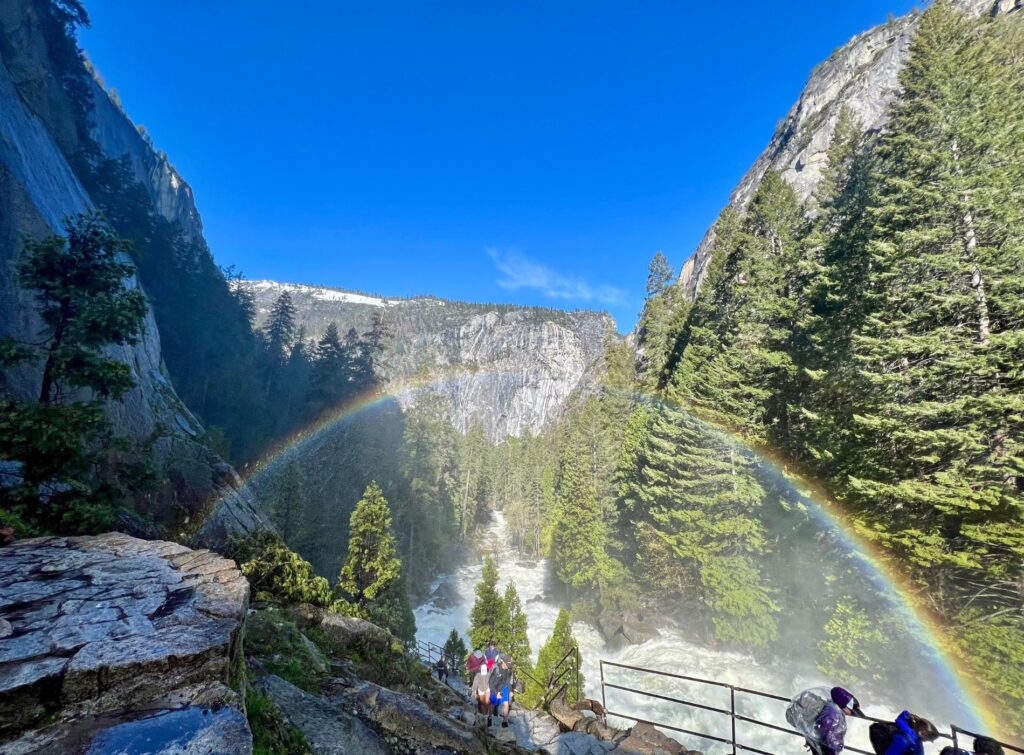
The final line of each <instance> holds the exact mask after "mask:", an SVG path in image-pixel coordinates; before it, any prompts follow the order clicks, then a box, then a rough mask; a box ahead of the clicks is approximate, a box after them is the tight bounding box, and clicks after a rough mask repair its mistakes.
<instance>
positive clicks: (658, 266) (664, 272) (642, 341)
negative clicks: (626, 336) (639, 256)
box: [637, 252, 688, 388]
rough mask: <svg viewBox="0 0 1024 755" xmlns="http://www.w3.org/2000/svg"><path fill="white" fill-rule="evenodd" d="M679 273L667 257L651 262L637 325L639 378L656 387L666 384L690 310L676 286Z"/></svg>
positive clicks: (644, 382)
mask: <svg viewBox="0 0 1024 755" xmlns="http://www.w3.org/2000/svg"><path fill="white" fill-rule="evenodd" d="M674 279H675V271H674V270H673V269H672V266H671V265H670V264H669V261H668V259H667V258H666V257H665V255H664V254H662V253H661V252H658V253H657V254H656V255H654V259H652V260H651V264H650V268H649V270H648V274H647V299H646V301H645V302H644V309H643V312H641V314H640V322H639V323H638V324H637V337H638V349H637V350H638V352H639V354H640V359H639V364H638V375H639V378H640V382H641V383H642V384H643V385H645V386H647V387H649V388H654V387H658V386H660V385H661V384H662V382H663V380H664V377H665V370H666V368H667V367H668V364H669V361H670V355H671V353H672V351H673V348H674V345H675V341H676V339H677V337H678V331H679V330H680V328H681V325H682V320H683V318H684V317H685V314H686V312H687V309H688V307H687V306H686V302H685V300H684V298H683V295H682V290H681V289H680V288H679V286H677V285H675V284H674Z"/></svg>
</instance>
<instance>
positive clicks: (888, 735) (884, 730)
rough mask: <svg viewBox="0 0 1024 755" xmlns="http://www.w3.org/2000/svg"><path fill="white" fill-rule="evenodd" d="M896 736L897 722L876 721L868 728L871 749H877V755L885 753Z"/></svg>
mask: <svg viewBox="0 0 1024 755" xmlns="http://www.w3.org/2000/svg"><path fill="white" fill-rule="evenodd" d="M895 736H896V724H890V723H882V722H877V721H876V722H875V723H873V724H871V726H870V727H869V728H868V738H869V739H870V740H871V749H872V750H874V751H875V755H885V751H886V750H888V749H889V745H891V744H892V738H893V737H895Z"/></svg>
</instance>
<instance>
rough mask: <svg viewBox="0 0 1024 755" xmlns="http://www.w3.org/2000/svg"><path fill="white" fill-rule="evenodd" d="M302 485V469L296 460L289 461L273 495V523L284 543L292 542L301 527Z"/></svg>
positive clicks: (303, 503)
mask: <svg viewBox="0 0 1024 755" xmlns="http://www.w3.org/2000/svg"><path fill="white" fill-rule="evenodd" d="M302 485H303V479H302V470H300V469H299V464H298V462H296V461H291V462H289V463H288V465H287V466H286V467H285V468H284V471H283V472H282V473H281V477H280V479H279V480H278V484H277V490H276V495H275V497H274V523H275V524H276V525H277V531H278V532H279V533H281V539H283V540H284V541H285V543H292V542H294V539H295V537H296V536H297V535H298V534H299V530H300V529H301V528H302V524H303V522H302V513H303V509H304V507H305V503H306V501H305V496H304V494H303V491H302Z"/></svg>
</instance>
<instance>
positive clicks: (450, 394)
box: [245, 281, 617, 440]
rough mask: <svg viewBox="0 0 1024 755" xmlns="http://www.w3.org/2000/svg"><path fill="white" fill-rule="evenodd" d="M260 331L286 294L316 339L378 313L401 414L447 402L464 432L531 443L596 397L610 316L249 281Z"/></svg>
mask: <svg viewBox="0 0 1024 755" xmlns="http://www.w3.org/2000/svg"><path fill="white" fill-rule="evenodd" d="M245 285H246V286H248V288H249V290H250V291H251V292H252V293H253V295H254V296H255V299H256V306H257V312H258V315H257V322H258V323H262V322H263V321H265V319H266V316H267V313H268V312H269V310H270V307H271V306H272V305H273V303H274V301H275V300H276V299H277V297H278V296H280V294H281V293H282V292H283V291H288V292H289V293H290V294H291V296H292V299H293V301H294V302H295V305H296V308H297V310H298V320H299V324H300V325H302V326H303V327H305V328H306V331H307V334H308V335H310V336H312V337H317V336H319V335H320V334H322V333H323V331H324V329H325V328H326V327H327V325H328V323H330V322H332V321H334V322H336V323H337V324H338V328H339V329H340V331H341V333H342V334H344V333H345V332H346V331H347V330H348V329H349V328H350V327H352V328H355V329H356V331H357V332H359V333H362V332H364V331H365V330H367V329H368V328H369V327H370V324H371V322H372V320H373V317H374V315H375V314H376V313H379V312H383V313H384V314H385V316H386V319H387V322H388V324H389V325H390V326H391V328H392V330H393V331H394V334H395V335H394V339H393V340H392V341H391V342H390V344H389V345H388V352H387V354H386V357H385V359H386V362H387V372H388V378H389V379H390V381H391V384H392V387H394V388H395V389H396V391H397V397H398V400H399V402H400V403H401V404H402V407H403V408H408V407H409V406H412V405H414V404H415V403H416V401H417V400H418V399H419V398H420V397H422V396H424V395H426V394H438V395H441V396H443V397H444V398H445V399H446V400H447V401H448V403H449V406H450V407H451V418H452V421H453V423H454V424H455V425H456V427H458V428H459V429H460V430H463V431H465V430H466V429H467V428H468V427H469V426H470V425H471V424H472V423H474V422H479V423H482V424H483V426H484V428H485V429H486V431H487V433H488V435H489V437H490V438H491V439H492V440H500V439H501V438H504V437H507V436H509V435H513V436H520V435H522V434H524V433H529V434H535V433H537V432H539V431H540V430H541V429H542V428H544V427H545V426H547V425H548V424H549V423H550V422H553V421H555V420H557V419H558V418H560V417H561V416H562V414H563V413H564V411H565V410H566V408H567V407H568V406H569V405H570V403H571V401H572V399H573V397H576V396H581V395H588V394H589V393H591V392H593V391H594V390H596V388H597V385H598V380H599V377H600V375H601V373H602V371H603V369H604V353H605V344H606V339H608V338H610V337H617V336H615V335H614V334H615V330H614V324H613V322H612V320H611V318H610V317H608V316H607V315H605V314H601V313H597V312H587V311H577V312H562V311H558V310H549V309H540V308H533V307H512V306H498V305H483V304H468V303H465V302H453V301H444V300H441V299H435V298H430V297H423V298H416V299H387V298H383V297H377V296H367V295H364V294H357V293H353V292H349V291H341V290H338V289H330V288H321V287H315V286H301V285H294V284H285V283H276V282H273V281H250V282H247V283H246V284H245Z"/></svg>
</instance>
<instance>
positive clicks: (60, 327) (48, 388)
mask: <svg viewBox="0 0 1024 755" xmlns="http://www.w3.org/2000/svg"><path fill="white" fill-rule="evenodd" d="M70 310H71V302H70V301H69V300H68V299H66V298H65V299H62V300H61V302H60V320H59V321H58V322H57V327H56V328H54V330H53V340H52V341H51V342H50V348H49V350H48V351H47V354H46V365H45V366H44V367H43V384H42V386H41V387H40V389H39V403H40V404H49V403H50V401H51V398H50V394H51V393H52V392H53V385H54V382H55V376H54V372H55V371H56V369H57V351H58V350H59V349H60V347H61V344H63V343H64V328H65V326H66V324H67V321H68V318H69V317H70V314H71V312H70Z"/></svg>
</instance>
